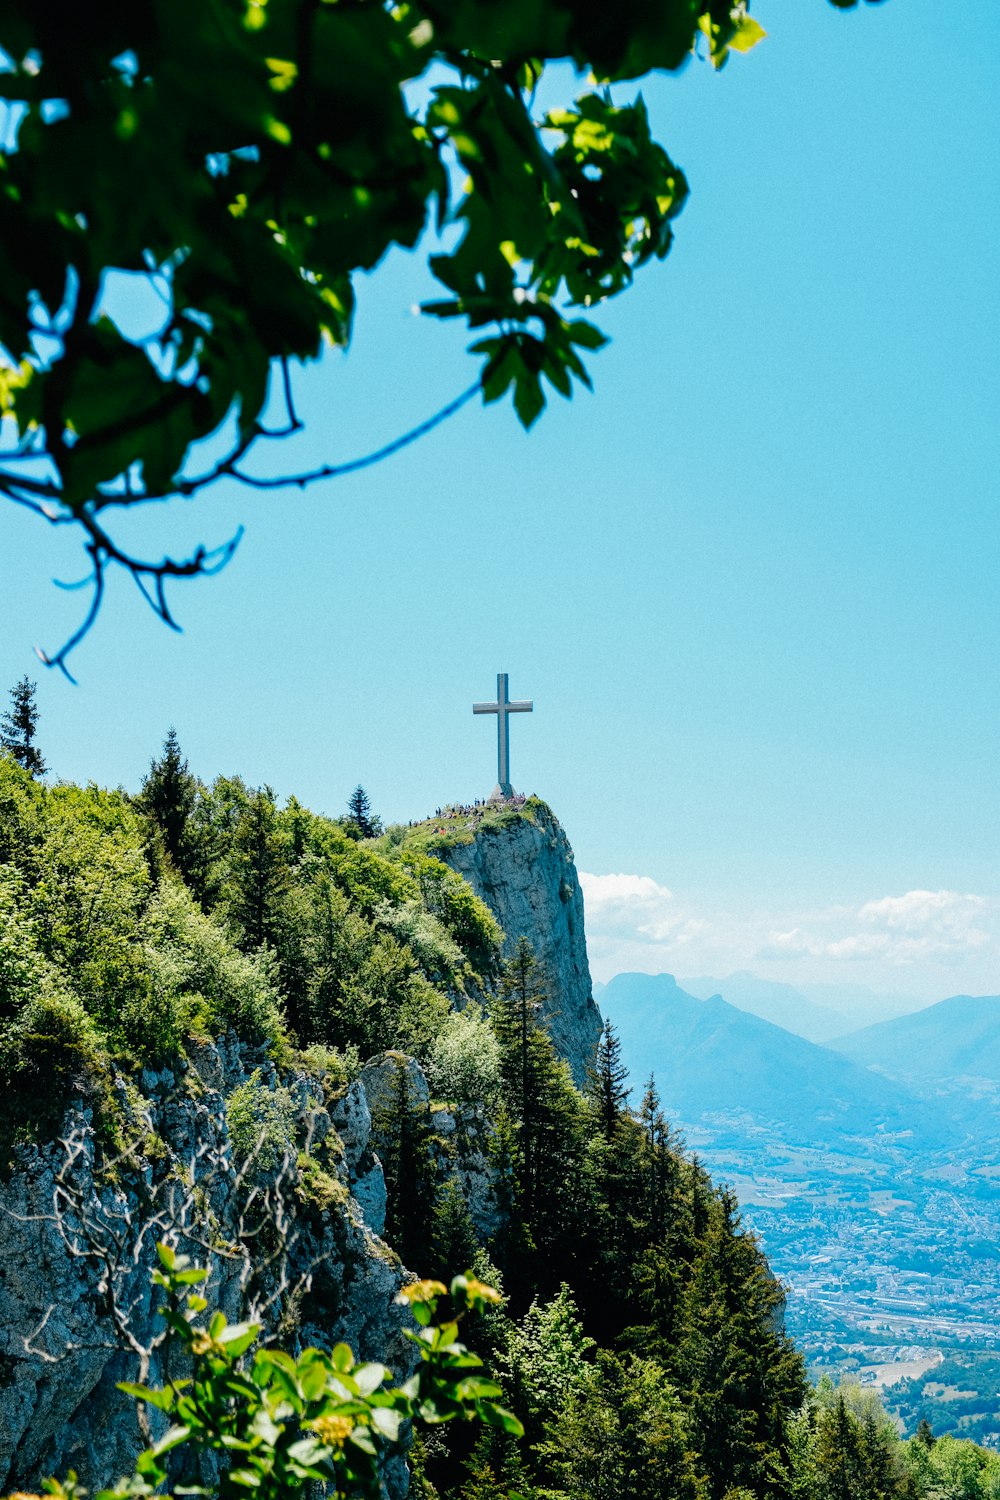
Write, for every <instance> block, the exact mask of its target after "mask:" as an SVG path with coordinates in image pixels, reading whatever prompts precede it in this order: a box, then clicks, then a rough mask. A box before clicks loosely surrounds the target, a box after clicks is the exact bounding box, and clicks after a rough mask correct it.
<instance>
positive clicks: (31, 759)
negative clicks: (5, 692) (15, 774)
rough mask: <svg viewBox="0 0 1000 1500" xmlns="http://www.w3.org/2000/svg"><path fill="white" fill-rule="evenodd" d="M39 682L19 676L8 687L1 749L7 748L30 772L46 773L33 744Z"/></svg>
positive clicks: (1, 722) (36, 722)
mask: <svg viewBox="0 0 1000 1500" xmlns="http://www.w3.org/2000/svg"><path fill="white" fill-rule="evenodd" d="M37 686H38V684H37V683H35V682H29V680H28V678H27V677H22V678H21V681H20V682H19V683H18V684H17V686H16V687H13V688H11V690H10V708H9V709H8V711H7V713H5V714H4V716H3V719H2V720H0V749H3V750H6V751H7V753H8V755H12V756H13V757H14V759H15V760H16V761H17V763H18V764H19V765H21V766H23V767H24V769H25V770H26V771H27V772H28V773H29V775H31V776H44V775H45V762H44V760H43V759H42V756H41V752H40V751H39V749H38V746H37V745H36V744H35V732H36V730H37V729H38V705H37V704H36V703H35V690H36V688H37Z"/></svg>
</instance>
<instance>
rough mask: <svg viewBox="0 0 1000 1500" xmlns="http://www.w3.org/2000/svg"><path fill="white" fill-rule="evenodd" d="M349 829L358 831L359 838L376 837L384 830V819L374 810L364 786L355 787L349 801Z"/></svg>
mask: <svg viewBox="0 0 1000 1500" xmlns="http://www.w3.org/2000/svg"><path fill="white" fill-rule="evenodd" d="M347 822H348V831H349V832H356V834H357V837H358V838H359V839H374V838H377V837H378V835H379V834H380V833H381V832H382V820H381V818H379V817H377V816H376V815H375V814H374V813H373V812H372V805H371V802H370V801H369V798H368V793H367V792H366V791H365V789H364V787H363V786H361V785H358V786H356V787H355V788H354V791H353V792H352V793H351V795H350V797H349V798H348V802H347Z"/></svg>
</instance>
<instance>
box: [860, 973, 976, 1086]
mask: <svg viewBox="0 0 1000 1500" xmlns="http://www.w3.org/2000/svg"><path fill="white" fill-rule="evenodd" d="M831 1046H833V1047H834V1048H835V1049H836V1050H837V1051H838V1052H840V1053H842V1054H843V1055H844V1056H846V1057H849V1058H851V1060H852V1061H854V1062H858V1063H862V1064H863V1065H864V1066H865V1067H868V1068H878V1069H879V1070H880V1072H883V1073H886V1074H888V1075H889V1076H890V1077H891V1078H898V1079H906V1080H913V1081H919V1082H921V1083H931V1084H948V1085H953V1084H957V1083H960V1082H961V1081H962V1080H963V1079H989V1080H990V1081H992V1082H994V1083H1000V995H953V996H952V997H951V999H950V1000H939V1001H938V1003H937V1004H936V1005H931V1006H928V1007H927V1009H926V1010H920V1011H917V1013H916V1014H915V1015H909V1016H901V1017H899V1018H898V1019H896V1020H893V1021H880V1022H879V1023H878V1024H877V1025H875V1026H866V1027H864V1029H863V1030H861V1031H854V1032H851V1033H850V1035H848V1036H843V1037H839V1038H838V1039H837V1040H836V1041H835V1042H833V1043H831Z"/></svg>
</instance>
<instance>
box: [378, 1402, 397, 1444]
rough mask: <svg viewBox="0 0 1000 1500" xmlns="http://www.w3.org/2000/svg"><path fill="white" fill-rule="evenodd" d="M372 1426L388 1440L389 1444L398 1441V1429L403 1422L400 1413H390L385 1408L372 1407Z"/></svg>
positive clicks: (390, 1411) (387, 1408) (388, 1409)
mask: <svg viewBox="0 0 1000 1500" xmlns="http://www.w3.org/2000/svg"><path fill="white" fill-rule="evenodd" d="M371 1417H372V1426H373V1427H374V1428H376V1429H377V1431H379V1432H380V1433H381V1434H382V1436H383V1437H385V1438H388V1439H389V1441H390V1443H395V1442H397V1441H398V1439H399V1429H400V1425H401V1423H402V1421H403V1415H402V1412H398V1411H392V1410H391V1409H390V1408H389V1407H387V1406H373V1407H372V1413H371Z"/></svg>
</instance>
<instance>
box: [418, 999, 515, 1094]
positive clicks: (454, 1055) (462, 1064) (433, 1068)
mask: <svg viewBox="0 0 1000 1500" xmlns="http://www.w3.org/2000/svg"><path fill="white" fill-rule="evenodd" d="M426 1072H427V1081H428V1083H429V1084H430V1086H431V1089H432V1090H433V1092H434V1094H435V1095H436V1096H437V1097H438V1098H439V1099H450V1100H453V1101H454V1102H455V1103H456V1104H489V1103H490V1102H491V1101H492V1100H493V1099H495V1098H496V1095H497V1092H498V1090H499V1088H500V1044H499V1042H498V1041H497V1039H496V1034H495V1033H494V1031H493V1028H492V1026H490V1024H489V1022H488V1021H486V1020H485V1019H484V1017H483V1013H482V1010H481V1009H480V1007H479V1006H478V1005H476V1004H475V1003H470V1004H469V1005H467V1006H466V1007H465V1009H464V1010H458V1011H453V1012H452V1014H451V1015H450V1016H449V1017H448V1020H447V1021H446V1022H445V1025H444V1027H443V1028H442V1030H441V1031H440V1032H439V1034H438V1035H437V1036H436V1037H435V1038H434V1041H433V1042H432V1043H431V1046H430V1050H429V1052H428V1054H427V1063H426Z"/></svg>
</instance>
